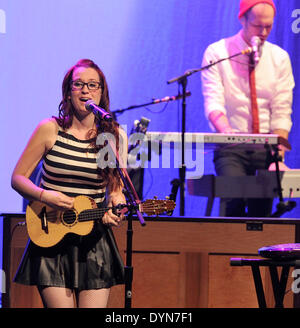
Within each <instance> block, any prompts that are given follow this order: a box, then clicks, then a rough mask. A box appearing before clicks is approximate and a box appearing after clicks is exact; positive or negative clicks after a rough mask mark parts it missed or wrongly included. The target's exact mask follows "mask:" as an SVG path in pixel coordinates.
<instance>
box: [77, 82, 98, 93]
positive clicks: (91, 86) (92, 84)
mask: <svg viewBox="0 0 300 328" xmlns="http://www.w3.org/2000/svg"><path fill="white" fill-rule="evenodd" d="M85 85H86V86H87V87H88V89H89V90H90V91H96V90H99V89H100V87H101V83H100V82H94V81H91V82H87V83H84V82H82V81H72V82H71V88H72V90H82V89H83V88H84V86H85Z"/></svg>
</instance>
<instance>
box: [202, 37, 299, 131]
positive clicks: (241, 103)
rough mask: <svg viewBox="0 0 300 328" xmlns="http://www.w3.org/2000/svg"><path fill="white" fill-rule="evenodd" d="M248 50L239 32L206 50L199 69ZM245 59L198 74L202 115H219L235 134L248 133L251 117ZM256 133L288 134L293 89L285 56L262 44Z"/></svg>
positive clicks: (278, 49)
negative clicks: (283, 131) (200, 76)
mask: <svg viewBox="0 0 300 328" xmlns="http://www.w3.org/2000/svg"><path fill="white" fill-rule="evenodd" d="M246 48H248V45H247V43H246V42H245V41H244V39H243V38H242V35H241V31H240V32H239V33H238V34H236V35H234V36H233V37H230V38H226V39H222V40H220V41H218V42H215V43H213V44H211V45H210V46H208V48H207V49H206V50H205V53H204V56H203V63H202V65H203V66H205V65H208V64H210V62H215V61H217V60H219V59H222V58H227V57H229V56H231V55H234V54H236V53H239V52H241V51H242V50H245V49H246ZM248 63H249V55H241V56H237V57H235V58H233V59H231V60H225V61H222V62H221V63H218V64H216V65H214V66H212V67H210V68H209V69H207V70H204V71H202V89H203V96H204V108H205V115H206V117H207V118H208V116H209V114H210V113H211V112H212V111H215V110H219V111H221V112H223V113H224V114H225V115H226V116H227V118H228V120H229V124H230V126H231V127H232V129H233V130H234V131H235V132H241V133H251V132H252V131H251V129H252V127H251V126H252V116H251V102H250V86H249V70H248ZM255 77H256V91H257V103H258V109H259V132H260V133H271V132H272V131H274V130H276V129H284V130H287V131H290V129H291V127H292V122H291V113H292V100H293V88H294V86H295V82H294V78H293V73H292V67H291V62H290V58H289V55H288V53H287V52H286V51H285V50H283V49H281V48H280V47H278V46H277V45H274V44H272V43H270V42H267V41H265V42H264V45H263V46H262V55H261V57H260V60H259V62H258V64H257V66H256V68H255Z"/></svg>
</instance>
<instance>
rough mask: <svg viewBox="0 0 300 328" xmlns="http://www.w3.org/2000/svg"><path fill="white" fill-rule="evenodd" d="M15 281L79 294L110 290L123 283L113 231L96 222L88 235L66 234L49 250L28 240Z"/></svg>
mask: <svg viewBox="0 0 300 328" xmlns="http://www.w3.org/2000/svg"><path fill="white" fill-rule="evenodd" d="M14 282H17V283H21V284H25V285H37V286H56V287H65V288H70V289H76V290H78V291H81V290H88V289H99V288H110V287H112V286H114V285H117V284H123V283H124V265H123V262H122V259H121V256H120V254H119V251H118V248H117V244H116V241H115V238H114V236H113V232H112V230H111V229H110V228H108V227H107V226H105V225H103V224H102V223H101V222H99V223H98V222H95V226H94V229H93V231H92V232H91V233H90V234H89V235H87V236H78V235H75V234H67V235H66V236H65V237H64V238H63V240H62V241H61V242H59V243H58V244H57V245H55V246H52V247H49V248H44V247H39V246H37V245H35V244H34V243H33V242H32V241H30V240H29V241H28V244H27V247H26V249H25V252H24V255H23V258H22V260H21V263H20V265H19V268H18V270H17V273H16V275H15V278H14Z"/></svg>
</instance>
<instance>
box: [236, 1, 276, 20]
mask: <svg viewBox="0 0 300 328" xmlns="http://www.w3.org/2000/svg"><path fill="white" fill-rule="evenodd" d="M258 3H268V4H269V5H271V6H272V7H273V9H274V12H275V13H276V7H275V4H274V2H273V0H241V2H240V12H239V18H241V17H242V16H243V15H244V14H245V13H246V11H248V10H249V9H250V8H252V7H253V6H255V5H257V4H258Z"/></svg>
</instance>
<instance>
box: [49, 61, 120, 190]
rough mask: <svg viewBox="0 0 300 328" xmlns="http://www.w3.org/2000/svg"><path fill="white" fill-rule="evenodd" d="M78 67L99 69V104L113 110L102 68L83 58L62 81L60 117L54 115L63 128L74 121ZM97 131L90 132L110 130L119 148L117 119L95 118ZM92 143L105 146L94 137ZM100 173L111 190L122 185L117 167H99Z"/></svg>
mask: <svg viewBox="0 0 300 328" xmlns="http://www.w3.org/2000/svg"><path fill="white" fill-rule="evenodd" d="M78 67H86V68H93V69H95V70H96V71H97V73H98V74H99V79H100V84H101V88H102V94H101V99H100V103H99V104H98V106H100V107H101V108H103V109H105V110H106V111H107V112H109V113H110V114H111V111H110V109H109V92H108V86H107V82H106V79H105V76H104V74H103V72H102V70H101V69H100V68H99V67H98V66H97V65H96V64H95V63H94V62H93V61H92V60H90V59H81V60H79V61H78V62H77V63H76V64H75V65H74V66H72V67H71V68H70V69H69V70H68V72H67V73H66V75H65V77H64V80H63V83H62V100H61V102H60V104H59V106H58V110H59V112H58V117H54V118H55V119H56V121H57V123H58V125H59V126H60V127H62V129H64V130H65V129H68V128H69V127H70V126H71V125H72V122H73V116H74V107H73V104H72V102H71V100H70V97H69V96H70V93H71V81H72V77H73V72H74V70H75V69H76V68H78ZM95 122H96V126H97V131H95V130H91V131H90V134H91V135H93V136H95V132H96V135H98V134H100V133H102V132H109V133H111V134H113V135H114V137H115V139H116V143H117V144H116V147H117V149H118V145H119V130H118V128H119V125H118V123H117V122H116V121H114V120H113V122H106V121H100V120H98V119H96V118H95ZM92 140H93V141H92V143H91V145H92V146H93V147H96V148H98V149H99V150H100V149H101V148H102V147H103V146H102V147H99V146H97V145H96V138H93V139H92ZM99 175H100V176H101V178H102V179H103V181H104V185H109V186H110V188H111V190H116V189H117V188H118V187H120V186H121V180H120V177H119V174H118V172H117V169H113V168H109V167H107V168H104V169H99Z"/></svg>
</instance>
